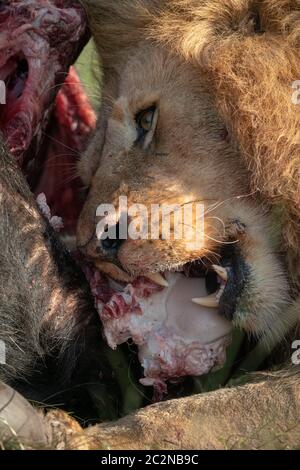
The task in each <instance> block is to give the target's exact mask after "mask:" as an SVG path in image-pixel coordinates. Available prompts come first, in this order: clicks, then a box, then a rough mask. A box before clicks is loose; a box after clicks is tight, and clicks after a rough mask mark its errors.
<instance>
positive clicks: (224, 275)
mask: <svg viewBox="0 0 300 470" xmlns="http://www.w3.org/2000/svg"><path fill="white" fill-rule="evenodd" d="M212 269H213V270H214V271H215V273H217V274H218V276H219V277H220V278H221V279H223V281H225V282H227V281H228V272H227V270H226V268H223V267H222V266H218V265H217V264H213V265H212Z"/></svg>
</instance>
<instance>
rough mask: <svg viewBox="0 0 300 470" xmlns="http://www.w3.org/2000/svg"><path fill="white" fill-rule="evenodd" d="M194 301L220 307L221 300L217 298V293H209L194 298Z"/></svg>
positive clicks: (206, 305)
mask: <svg viewBox="0 0 300 470" xmlns="http://www.w3.org/2000/svg"><path fill="white" fill-rule="evenodd" d="M192 302H194V304H197V305H202V307H211V308H218V306H219V301H218V299H217V298H216V293H214V294H212V295H208V296H207V297H199V298H194V299H192Z"/></svg>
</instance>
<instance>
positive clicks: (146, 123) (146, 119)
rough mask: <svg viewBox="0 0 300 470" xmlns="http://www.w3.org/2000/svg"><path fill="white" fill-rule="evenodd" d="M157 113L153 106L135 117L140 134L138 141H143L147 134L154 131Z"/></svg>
mask: <svg viewBox="0 0 300 470" xmlns="http://www.w3.org/2000/svg"><path fill="white" fill-rule="evenodd" d="M155 111H156V107H155V106H151V107H150V108H147V109H144V110H143V111H140V112H139V113H138V114H137V115H136V116H135V122H136V127H137V132H138V141H140V140H141V139H143V138H144V137H145V136H146V134H147V133H148V132H150V131H151V130H152V126H153V120H154V116H155Z"/></svg>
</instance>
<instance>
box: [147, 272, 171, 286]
mask: <svg viewBox="0 0 300 470" xmlns="http://www.w3.org/2000/svg"><path fill="white" fill-rule="evenodd" d="M145 277H147V278H148V279H150V281H153V282H154V283H155V284H158V285H159V286H162V287H168V286H169V283H168V281H166V279H165V278H164V277H163V276H162V275H161V274H160V273H150V274H145Z"/></svg>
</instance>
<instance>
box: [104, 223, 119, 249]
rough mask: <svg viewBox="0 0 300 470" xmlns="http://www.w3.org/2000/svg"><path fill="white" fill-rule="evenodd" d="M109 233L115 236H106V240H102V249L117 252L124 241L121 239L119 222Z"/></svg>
mask: <svg viewBox="0 0 300 470" xmlns="http://www.w3.org/2000/svg"><path fill="white" fill-rule="evenodd" d="M109 233H112V234H113V235H106V237H105V238H103V239H101V247H102V249H103V250H104V251H108V252H112V251H113V252H116V251H118V249H119V248H120V246H121V245H122V243H123V241H124V240H123V239H121V238H120V224H119V222H118V223H117V224H116V225H115V226H114V227H110V232H109Z"/></svg>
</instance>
